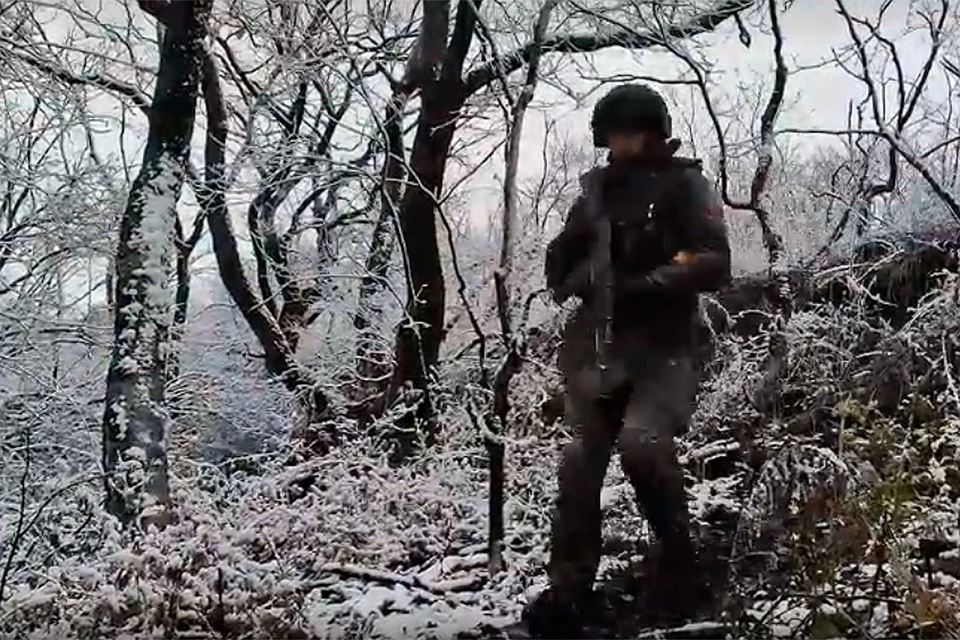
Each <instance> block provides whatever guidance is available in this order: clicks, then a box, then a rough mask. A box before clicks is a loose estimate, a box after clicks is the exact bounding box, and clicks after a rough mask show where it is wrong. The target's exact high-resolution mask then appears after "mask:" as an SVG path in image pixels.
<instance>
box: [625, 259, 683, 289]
mask: <svg viewBox="0 0 960 640" xmlns="http://www.w3.org/2000/svg"><path fill="white" fill-rule="evenodd" d="M685 268H686V267H685V265H676V264H667V265H663V266H661V267H657V268H656V269H654V270H653V271H651V272H649V273H646V274H644V275H642V276H634V277H631V278H628V279H627V280H626V282H624V283H623V286H624V288H625V289H627V290H628V291H629V292H630V293H633V294H639V295H643V294H649V293H670V292H673V291H674V290H676V277H677V274H679V273H680V272H682V271H683V270H684V269H685Z"/></svg>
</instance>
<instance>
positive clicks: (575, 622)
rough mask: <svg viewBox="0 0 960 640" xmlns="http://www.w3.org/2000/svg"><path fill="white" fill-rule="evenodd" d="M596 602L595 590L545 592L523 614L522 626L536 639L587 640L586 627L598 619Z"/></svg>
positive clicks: (555, 590)
mask: <svg viewBox="0 0 960 640" xmlns="http://www.w3.org/2000/svg"><path fill="white" fill-rule="evenodd" d="M595 600H596V597H595V594H594V592H593V591H592V590H586V591H580V592H571V591H561V590H558V589H553V588H550V589H546V590H545V591H543V592H542V593H541V594H540V595H538V596H537V597H536V598H535V599H534V600H533V601H532V602H531V603H530V604H529V605H528V606H527V608H526V609H525V610H524V612H523V622H524V623H525V624H526V626H527V630H528V631H529V632H530V635H531V636H533V637H534V638H554V639H562V640H573V639H575V638H585V637H586V632H585V630H586V626H587V624H588V622H589V621H590V620H591V619H592V616H593V615H595V612H594V611H593V610H592V609H593V606H594V604H595Z"/></svg>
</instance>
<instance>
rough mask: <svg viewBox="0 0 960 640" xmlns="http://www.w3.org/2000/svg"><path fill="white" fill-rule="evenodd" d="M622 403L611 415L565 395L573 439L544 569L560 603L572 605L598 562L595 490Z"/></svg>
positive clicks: (606, 408) (590, 401)
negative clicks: (569, 600)
mask: <svg viewBox="0 0 960 640" xmlns="http://www.w3.org/2000/svg"><path fill="white" fill-rule="evenodd" d="M624 402H625V399H623V400H621V402H620V407H619V409H620V410H619V411H617V409H618V407H616V406H612V404H611V402H609V401H607V402H604V401H598V400H597V399H595V398H593V397H590V396H581V395H578V394H577V393H575V392H574V393H570V392H568V394H567V399H566V407H565V421H566V422H567V424H569V425H570V426H571V427H572V428H573V429H574V432H575V436H574V438H573V440H572V441H571V442H570V443H568V444H567V446H566V448H565V449H564V452H563V459H562V461H561V463H560V470H559V473H558V481H559V493H558V496H557V500H556V503H555V505H554V511H553V530H552V544H551V552H550V562H549V564H548V566H547V572H548V574H549V577H550V583H551V587H552V589H553V591H554V592H555V593H556V594H558V595H559V596H561V597H563V598H564V599H568V598H569V599H572V600H574V601H576V600H578V599H579V598H581V597H582V596H584V595H585V594H586V593H587V592H588V591H589V590H590V588H591V587H592V585H593V580H594V577H595V574H596V571H597V566H598V565H599V563H600V549H601V545H602V538H601V535H602V528H601V514H600V491H601V489H602V488H603V479H604V476H605V475H606V473H607V466H608V464H609V462H610V454H611V449H612V447H613V443H614V440H615V435H616V427H617V426H619V424H618V423H619V422H620V420H621V418H622V415H623V414H622V407H623V404H624ZM618 414H619V415H618Z"/></svg>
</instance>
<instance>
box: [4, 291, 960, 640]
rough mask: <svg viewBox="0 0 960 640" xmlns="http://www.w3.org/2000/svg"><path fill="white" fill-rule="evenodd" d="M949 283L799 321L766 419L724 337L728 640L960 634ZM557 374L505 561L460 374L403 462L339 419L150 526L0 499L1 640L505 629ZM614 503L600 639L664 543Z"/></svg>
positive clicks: (521, 400) (721, 390)
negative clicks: (331, 441) (327, 448)
mask: <svg viewBox="0 0 960 640" xmlns="http://www.w3.org/2000/svg"><path fill="white" fill-rule="evenodd" d="M938 282H939V285H938V286H937V287H934V288H933V289H932V290H931V291H930V292H929V293H928V294H926V295H925V296H924V297H923V299H922V300H920V301H919V303H917V304H916V305H914V306H913V307H912V308H911V310H910V312H909V314H908V315H907V317H906V318H905V319H901V320H898V321H897V322H895V323H894V322H892V321H889V320H887V319H884V318H883V317H882V316H878V315H877V314H876V313H875V312H873V311H871V310H870V309H869V307H868V306H865V305H864V303H863V299H862V298H858V299H854V300H853V301H851V302H849V303H844V304H842V305H841V306H839V307H836V306H830V305H811V306H808V307H806V308H803V309H800V310H798V311H797V312H795V313H794V315H793V317H792V318H791V320H790V323H789V325H788V328H787V331H786V340H787V345H788V349H789V356H790V357H789V364H788V366H787V367H786V370H785V371H784V374H783V376H782V378H783V379H782V383H781V387H780V389H779V391H778V392H777V399H778V403H777V405H776V407H774V408H773V409H771V408H770V407H767V406H764V405H762V403H760V404H758V403H757V402H755V401H753V400H751V398H752V397H753V396H752V395H751V393H752V392H751V390H752V389H755V388H756V387H757V385H758V384H759V381H760V380H762V378H763V375H764V371H765V367H766V366H767V363H768V357H767V355H768V353H769V340H770V336H769V335H765V334H763V333H760V334H757V335H754V336H747V337H742V336H741V337H737V336H735V335H726V336H721V338H720V339H719V341H718V344H717V349H716V358H715V360H714V363H713V365H711V371H710V375H709V377H708V379H707V381H706V382H705V384H704V388H703V390H702V393H701V396H700V406H699V409H698V412H697V415H696V416H695V420H694V424H693V425H692V427H691V430H690V432H689V433H688V434H687V435H686V436H685V437H684V438H683V439H681V441H680V443H679V444H680V452H681V458H682V460H683V463H684V466H685V469H686V471H687V475H688V480H689V487H690V496H691V505H692V511H693V513H694V516H695V520H696V523H697V528H698V532H699V538H700V540H701V545H702V548H703V549H704V550H705V553H706V554H707V555H708V556H712V559H713V561H714V562H713V566H714V570H715V573H716V576H717V578H718V582H724V581H726V584H727V585H728V589H727V590H726V591H727V593H726V595H727V597H726V598H725V604H726V606H725V608H724V611H723V614H722V615H720V616H718V618H719V620H716V621H714V622H718V623H722V624H723V625H725V627H724V628H725V629H726V630H727V631H728V632H729V633H730V635H732V636H733V637H744V638H772V637H783V638H792V637H807V638H841V637H842V638H884V637H891V636H893V637H916V638H934V637H936V638H943V637H960V633H958V629H960V582H958V579H957V577H956V576H960V547H958V543H960V504H958V500H957V498H958V497H960V463H958V459H960V382H958V381H960V372H958V364H960V356H958V354H960V279H958V278H957V277H956V276H946V277H944V278H942V279H940V280H939V281H938ZM541 364H542V363H541ZM458 366H459V365H458ZM468 369H469V367H467V369H466V370H465V371H468ZM549 369H550V368H549V366H527V367H525V368H524V370H523V372H522V373H521V375H520V376H519V377H518V378H517V379H516V381H515V388H514V390H513V398H514V403H515V407H516V408H517V416H516V420H515V424H513V425H512V432H511V433H510V434H509V437H508V442H507V461H506V462H507V487H506V503H505V517H506V540H505V545H506V551H505V555H504V560H505V567H504V569H503V570H502V571H499V572H497V573H496V574H494V575H490V572H489V571H488V567H487V565H488V557H487V554H486V537H487V471H486V453H485V450H484V447H483V443H482V441H481V435H480V434H479V433H477V432H476V430H475V429H474V428H473V426H472V423H471V421H470V420H469V419H468V418H467V416H466V415H464V411H463V407H464V405H465V402H464V401H463V398H464V397H465V396H464V393H465V391H464V384H463V383H457V382H455V381H456V380H457V379H458V376H460V379H463V375H461V374H458V373H457V371H455V370H454V368H453V365H451V367H450V368H449V370H447V371H445V372H444V373H443V379H445V380H447V384H448V387H447V389H446V391H445V393H446V397H447V398H448V399H450V400H451V401H449V402H447V403H446V405H445V408H444V414H443V436H442V441H441V442H440V443H439V444H438V445H436V446H435V447H433V448H431V449H429V450H428V451H426V452H424V453H423V454H422V455H421V456H420V457H419V458H418V459H415V460H413V461H412V462H411V463H410V464H408V465H405V466H401V467H391V466H389V465H388V464H387V463H386V458H385V456H384V455H383V454H382V453H380V451H379V449H378V448H377V445H376V439H375V438H374V437H373V436H372V435H371V433H366V432H359V431H358V432H355V433H349V432H348V431H349V427H348V426H345V427H344V429H345V435H347V436H349V437H348V438H346V441H347V444H345V445H344V446H342V447H340V448H338V449H336V450H334V451H332V452H331V453H329V454H328V455H326V456H323V457H319V458H315V459H312V460H310V461H309V462H305V463H302V464H299V465H296V466H289V465H286V464H285V463H284V461H285V460H287V459H288V456H289V451H286V452H274V453H272V454H264V455H262V456H247V457H240V458H235V459H233V460H232V461H230V462H229V463H228V464H225V465H220V466H217V465H212V464H205V463H196V464H191V463H189V462H188V461H185V460H179V461H178V464H177V467H176V470H177V475H176V477H175V496H174V497H175V504H176V512H175V519H174V521H173V522H172V523H171V524H170V525H168V526H166V527H165V528H163V529H162V530H151V531H149V532H147V533H146V534H143V535H139V536H137V537H135V538H130V537H128V535H127V534H125V533H123V532H122V531H121V530H120V529H119V528H118V527H117V526H116V523H115V522H114V521H113V520H112V519H110V518H109V517H107V516H106V515H105V514H104V513H103V511H102V508H101V506H100V499H99V492H100V488H101V485H100V482H99V480H95V481H89V480H87V481H85V482H80V481H77V482H75V483H67V484H66V485H65V484H64V482H63V478H51V479H50V484H49V487H48V489H49V490H48V491H47V493H46V494H31V499H30V500H26V499H25V500H23V501H22V502H17V501H5V502H4V504H13V505H16V504H20V506H19V507H17V508H15V509H14V510H13V511H5V512H4V513H2V514H0V516H2V518H3V520H2V525H3V529H2V531H3V533H2V536H0V563H2V564H0V635H2V636H4V637H17V638H48V637H63V638H67V637H72V638H98V637H118V638H119V637H138V638H143V637H165V638H255V637H283V638H401V637H403V638H412V637H420V638H437V639H440V638H457V637H461V638H466V637H474V638H476V637H495V636H496V635H497V632H496V630H497V629H500V628H502V627H504V626H506V625H510V624H513V623H515V622H516V621H517V620H518V619H519V618H520V615H521V612H522V610H523V607H524V606H525V605H526V603H527V602H528V600H529V599H530V598H531V597H532V596H533V595H535V594H536V593H537V592H538V591H539V590H540V589H542V588H544V586H545V574H544V564H545V561H546V557H547V550H548V534H549V513H550V508H551V503H552V500H553V495H554V491H555V486H556V484H555V483H556V480H555V474H556V464H557V460H558V455H559V452H560V448H561V447H562V445H563V442H564V440H565V434H563V433H562V427H560V426H559V423H558V422H556V421H555V420H545V419H542V415H543V411H542V409H543V408H544V407H545V406H546V405H547V404H548V399H549V397H550V395H551V393H552V392H553V391H551V390H552V389H554V388H555V386H556V378H555V375H554V374H553V373H549ZM545 372H546V373H545ZM37 464H38V465H40V462H39V461H38V462H37ZM51 468H52V467H51ZM602 503H603V509H604V516H605V519H604V540H605V543H604V557H603V560H602V563H601V570H600V575H599V579H598V587H599V588H600V589H601V590H602V591H603V593H604V594H605V602H606V605H607V607H608V613H609V615H608V618H609V619H610V620H611V621H612V622H611V624H610V625H609V626H608V627H606V628H603V629H598V630H597V635H601V636H604V637H620V638H631V637H633V638H637V637H645V636H644V633H647V632H646V631H644V627H645V624H644V618H645V615H644V614H645V612H644V610H643V602H644V598H643V597H642V591H643V589H644V588H647V589H649V588H650V587H651V585H649V584H647V581H646V580H645V579H644V573H643V570H642V568H643V567H644V558H645V556H646V555H648V554H647V551H648V550H647V548H646V545H647V543H648V541H649V535H648V532H647V531H646V526H645V524H644V521H643V519H642V518H641V517H640V515H639V514H638V512H637V509H636V506H635V504H634V501H633V499H632V491H631V490H630V489H629V486H628V484H627V483H626V481H625V479H624V477H623V475H622V473H621V471H620V469H619V465H618V464H616V463H615V462H614V463H612V464H611V465H610V473H609V475H608V477H607V480H606V485H605V488H604V491H603V495H602ZM728 571H729V580H725V577H724V576H723V574H725V573H727V572H728ZM718 632H719V629H718V627H716V626H710V625H706V624H700V625H694V626H691V627H688V628H686V629H685V630H683V631H679V632H676V633H677V634H679V635H675V636H674V637H695V636H696V635H697V634H706V635H710V636H711V637H715V636H716V634H717V633H718Z"/></svg>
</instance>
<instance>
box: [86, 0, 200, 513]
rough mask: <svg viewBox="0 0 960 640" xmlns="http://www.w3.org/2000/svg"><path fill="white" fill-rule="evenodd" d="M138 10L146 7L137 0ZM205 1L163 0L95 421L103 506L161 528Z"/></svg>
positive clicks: (167, 492)
mask: <svg viewBox="0 0 960 640" xmlns="http://www.w3.org/2000/svg"><path fill="white" fill-rule="evenodd" d="M141 6H143V7H144V8H145V9H147V10H148V11H149V10H150V9H151V5H150V3H149V2H147V0H143V1H142V2H141ZM210 7H211V2H210V0H193V1H190V2H177V3H171V4H169V5H166V6H164V7H163V11H162V15H160V14H155V15H157V18H158V19H159V20H161V21H162V22H163V24H164V26H165V29H164V38H163V44H162V48H161V55H160V68H159V71H158V74H157V85H156V89H155V92H154V97H153V104H152V106H151V109H150V116H149V122H150V129H149V134H148V136H147V145H146V149H145V150H144V154H143V162H142V164H141V169H140V173H139V175H138V176H137V178H136V180H135V181H134V183H133V185H132V186H131V189H130V195H129V198H128V200H127V206H126V209H125V210H124V214H123V218H122V219H121V223H120V243H119V246H118V248H117V260H116V292H115V300H116V306H115V311H114V346H113V354H112V358H111V361H110V365H109V368H108V371H107V393H106V401H105V405H106V406H105V409H104V417H103V466H104V471H105V478H106V480H105V490H106V507H107V509H108V511H109V512H110V513H111V514H113V515H114V516H116V517H117V518H119V519H120V520H121V522H123V523H124V524H126V525H131V524H133V523H135V522H136V521H137V519H138V518H140V519H142V520H141V522H142V523H143V524H150V523H158V524H162V523H163V521H164V519H165V516H166V515H167V513H168V508H169V504H170V489H169V478H168V475H167V455H166V443H167V440H168V435H169V434H168V433H167V431H168V419H167V416H166V412H165V408H164V392H165V385H166V373H167V372H166V368H167V364H168V362H169V358H170V353H169V347H170V344H169V331H170V323H171V320H172V312H173V307H174V300H173V295H172V291H171V289H172V286H171V275H172V273H171V271H172V269H171V256H172V253H173V240H174V227H175V217H176V204H177V200H178V199H179V196H180V191H181V188H182V186H183V181H184V174H185V167H186V164H187V162H188V160H189V155H190V138H191V135H192V133H193V124H194V117H195V112H196V102H197V96H198V93H199V83H200V73H201V62H202V59H203V40H204V38H205V37H206V22H207V18H208V16H209V12H210Z"/></svg>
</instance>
